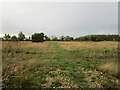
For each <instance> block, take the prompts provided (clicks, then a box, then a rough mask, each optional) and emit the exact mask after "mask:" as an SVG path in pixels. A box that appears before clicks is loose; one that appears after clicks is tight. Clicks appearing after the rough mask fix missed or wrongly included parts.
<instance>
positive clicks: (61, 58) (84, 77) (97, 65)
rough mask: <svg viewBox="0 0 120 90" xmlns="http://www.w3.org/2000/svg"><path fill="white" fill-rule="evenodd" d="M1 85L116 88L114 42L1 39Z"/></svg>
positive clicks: (15, 86)
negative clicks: (35, 41)
mask: <svg viewBox="0 0 120 90" xmlns="http://www.w3.org/2000/svg"><path fill="white" fill-rule="evenodd" d="M2 44H3V47H2V65H3V66H2V68H3V69H2V70H3V71H2V75H3V76H2V79H3V88H120V81H119V79H120V77H119V75H118V42H108V41H104V42H85V41H84V42H62V41H54V42H53V41H49V42H43V43H33V42H30V41H23V42H22V41H21V42H12V41H11V42H7V41H4V42H2Z"/></svg>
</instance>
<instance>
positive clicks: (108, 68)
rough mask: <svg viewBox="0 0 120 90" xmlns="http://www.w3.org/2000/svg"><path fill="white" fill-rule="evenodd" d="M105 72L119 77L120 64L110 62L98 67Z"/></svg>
mask: <svg viewBox="0 0 120 90" xmlns="http://www.w3.org/2000/svg"><path fill="white" fill-rule="evenodd" d="M98 69H99V70H101V71H103V72H108V73H110V74H113V75H118V62H108V63H106V64H103V65H102V66H99V67H98Z"/></svg>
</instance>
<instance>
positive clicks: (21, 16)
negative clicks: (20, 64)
mask: <svg viewBox="0 0 120 90" xmlns="http://www.w3.org/2000/svg"><path fill="white" fill-rule="evenodd" d="M117 8H118V6H117V3H113V2H112V3H110V2H106V3H105V2H102V3H98V2H97V3H96V2H92V3H90V2H86V3H83V2H78V3H77V2H58V3H55V2H49V3H47V2H46V3H43V2H38V3H37V2H36V3H33V2H32V3H25V2H24V3H4V4H3V22H2V23H3V33H11V34H12V33H14V34H15V33H19V31H23V32H24V33H25V34H26V35H31V34H33V33H35V32H44V33H46V34H47V35H49V36H50V35H55V36H61V35H71V36H74V37H78V36H82V35H87V34H117V33H118V28H117V27H118V24H117V20H118V18H117V17H118V13H117Z"/></svg>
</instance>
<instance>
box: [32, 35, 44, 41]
mask: <svg viewBox="0 0 120 90" xmlns="http://www.w3.org/2000/svg"><path fill="white" fill-rule="evenodd" d="M32 41H33V42H43V41H44V33H35V34H34V35H32Z"/></svg>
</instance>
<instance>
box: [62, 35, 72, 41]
mask: <svg viewBox="0 0 120 90" xmlns="http://www.w3.org/2000/svg"><path fill="white" fill-rule="evenodd" d="M64 38H65V41H72V40H74V38H73V37H70V36H65V37H64Z"/></svg>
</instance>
